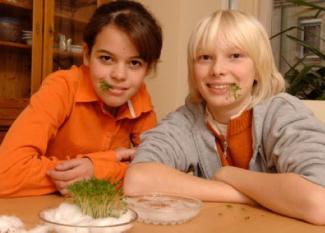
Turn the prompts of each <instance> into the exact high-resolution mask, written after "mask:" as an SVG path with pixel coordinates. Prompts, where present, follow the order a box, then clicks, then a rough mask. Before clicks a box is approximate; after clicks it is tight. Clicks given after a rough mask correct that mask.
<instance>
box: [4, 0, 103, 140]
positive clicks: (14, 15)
mask: <svg viewBox="0 0 325 233" xmlns="http://www.w3.org/2000/svg"><path fill="white" fill-rule="evenodd" d="M104 2H107V0H0V49H1V50H0V51H1V52H0V141H1V135H2V134H3V133H1V132H5V131H6V130H7V129H8V127H9V126H10V124H11V123H12V122H13V120H14V119H15V118H16V117H17V115H18V114H19V113H20V112H21V111H22V109H23V108H24V107H25V106H26V105H27V103H28V101H29V98H30V96H31V95H32V94H33V93H34V92H35V91H37V90H38V88H39V87H40V85H41V82H42V80H43V79H44V78H45V77H46V75H48V74H49V73H51V72H52V71H54V70H58V69H65V68H69V67H70V66H71V65H72V64H77V65H79V64H80V63H81V62H82V51H81V48H82V47H81V46H82V32H83V29H84V27H85V25H86V23H87V21H88V20H89V18H90V17H91V15H92V13H93V12H94V10H95V9H96V7H97V6H98V5H100V4H102V3H104Z"/></svg>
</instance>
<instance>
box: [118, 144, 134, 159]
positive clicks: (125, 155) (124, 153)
mask: <svg viewBox="0 0 325 233" xmlns="http://www.w3.org/2000/svg"><path fill="white" fill-rule="evenodd" d="M114 151H115V153H116V159H117V161H121V162H131V161H132V160H133V159H134V153H135V149H130V148H124V147H119V148H116V149H115V150H114Z"/></svg>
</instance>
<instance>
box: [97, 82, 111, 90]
mask: <svg viewBox="0 0 325 233" xmlns="http://www.w3.org/2000/svg"><path fill="white" fill-rule="evenodd" d="M99 87H100V89H101V90H102V91H108V90H109V89H111V88H112V86H111V85H110V84H108V83H107V82H106V81H105V80H100V82H99Z"/></svg>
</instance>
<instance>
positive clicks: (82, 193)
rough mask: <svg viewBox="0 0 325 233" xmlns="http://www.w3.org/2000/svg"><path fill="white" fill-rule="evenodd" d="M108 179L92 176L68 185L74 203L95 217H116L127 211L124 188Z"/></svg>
mask: <svg viewBox="0 0 325 233" xmlns="http://www.w3.org/2000/svg"><path fill="white" fill-rule="evenodd" d="M117 185H118V184H112V183H110V182H108V181H106V180H98V179H96V178H91V179H89V180H82V181H78V182H75V183H74V184H72V185H70V186H69V187H68V190H69V191H70V193H71V195H72V198H73V201H74V203H75V204H76V205H77V206H79V207H80V209H81V211H82V212H83V213H84V214H86V215H89V216H91V217H93V218H105V217H116V218H118V217H119V216H121V215H122V214H124V213H125V212H126V210H127V209H126V203H125V202H124V200H123V195H122V190H121V189H118V188H117V187H116V186H117Z"/></svg>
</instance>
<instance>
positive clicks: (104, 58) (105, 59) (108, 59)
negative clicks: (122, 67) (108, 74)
mask: <svg viewBox="0 0 325 233" xmlns="http://www.w3.org/2000/svg"><path fill="white" fill-rule="evenodd" d="M99 59H100V60H101V61H102V62H104V63H110V62H112V60H113V59H112V57H111V56H109V55H100V56H99Z"/></svg>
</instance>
